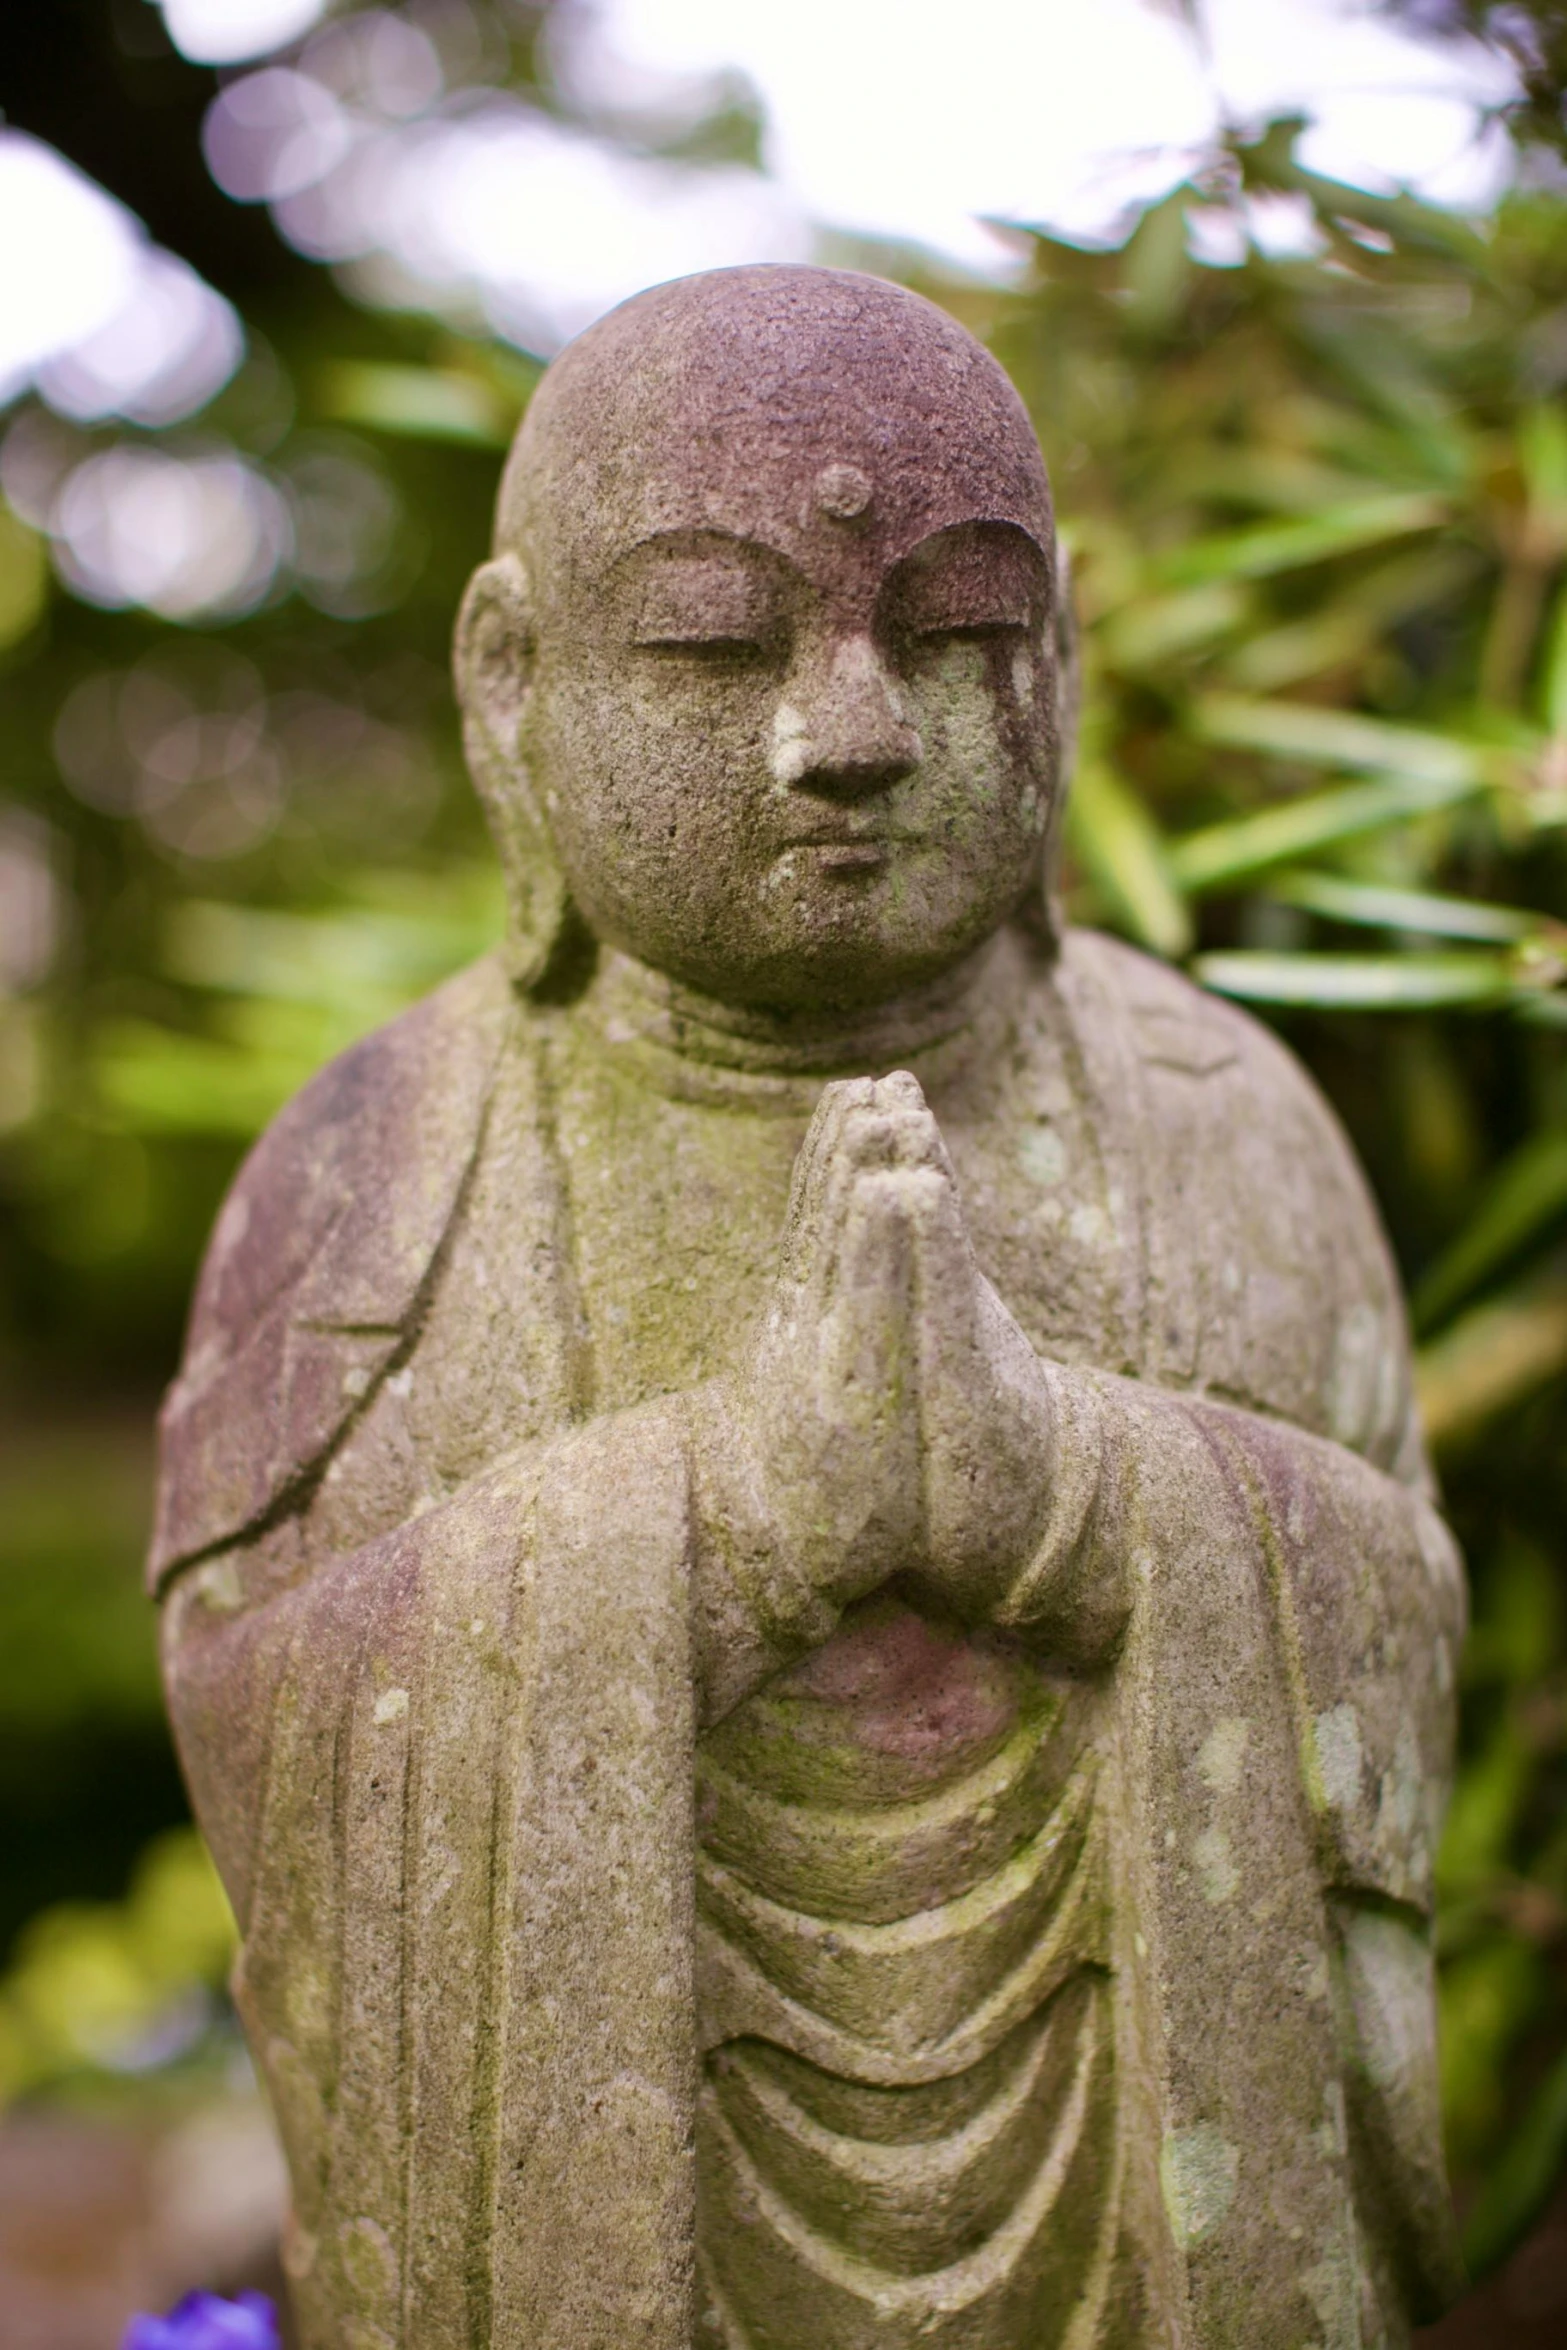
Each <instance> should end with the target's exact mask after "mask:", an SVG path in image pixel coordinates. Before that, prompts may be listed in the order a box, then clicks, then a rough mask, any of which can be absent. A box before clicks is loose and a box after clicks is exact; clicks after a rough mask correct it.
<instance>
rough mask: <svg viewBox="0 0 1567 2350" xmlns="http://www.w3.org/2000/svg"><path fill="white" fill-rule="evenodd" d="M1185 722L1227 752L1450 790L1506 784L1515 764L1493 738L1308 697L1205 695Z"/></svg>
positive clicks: (1512, 757)
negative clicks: (1436, 729)
mask: <svg viewBox="0 0 1567 2350" xmlns="http://www.w3.org/2000/svg"><path fill="white" fill-rule="evenodd" d="M1187 723H1188V725H1189V726H1190V728H1191V731H1192V733H1193V734H1195V735H1196V736H1197V737H1198V739H1199V741H1202V742H1209V743H1222V744H1223V745H1224V746H1225V748H1226V749H1228V750H1237V751H1258V752H1261V753H1262V754H1263V755H1264V756H1265V757H1268V758H1273V759H1288V760H1290V761H1292V762H1294V763H1296V764H1299V765H1303V766H1308V767H1343V768H1348V769H1350V770H1352V771H1353V772H1355V773H1358V774H1362V775H1385V776H1400V777H1407V778H1408V779H1409V780H1411V781H1418V782H1423V783H1433V784H1436V783H1447V784H1451V785H1453V786H1454V787H1455V788H1458V787H1467V788H1468V789H1471V790H1478V789H1479V788H1480V787H1481V786H1482V785H1485V784H1490V783H1505V782H1512V781H1513V780H1514V779H1515V777H1516V775H1517V772H1518V766H1519V761H1518V759H1517V757H1516V755H1515V754H1514V753H1512V752H1510V751H1507V750H1503V749H1499V748H1498V747H1497V746H1496V745H1495V744H1492V743H1475V742H1466V741H1463V740H1462V739H1460V738H1459V737H1458V736H1456V735H1448V734H1434V733H1431V732H1429V731H1428V730H1427V729H1425V728H1422V727H1415V726H1394V725H1390V724H1389V722H1388V721H1387V720H1386V719H1385V718H1367V717H1365V716H1363V715H1362V714H1361V713H1360V712H1359V711H1357V710H1327V709H1323V708H1321V707H1319V706H1318V705H1317V704H1316V703H1312V702H1274V701H1264V700H1253V699H1252V698H1251V697H1250V696H1249V695H1244V694H1203V695H1201V696H1199V697H1198V699H1197V700H1196V701H1194V702H1193V703H1192V705H1191V709H1190V712H1189V714H1188V720H1187Z"/></svg>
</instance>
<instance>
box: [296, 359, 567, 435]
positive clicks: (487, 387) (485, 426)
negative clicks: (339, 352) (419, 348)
mask: <svg viewBox="0 0 1567 2350" xmlns="http://www.w3.org/2000/svg"><path fill="white" fill-rule="evenodd" d="M316 405H317V407H318V409H319V410H320V412H321V414H322V415H323V416H330V417H332V418H333V419H335V420H336V421H337V422H338V423H341V424H359V425H369V426H372V427H374V428H375V429H376V430H377V431H380V432H389V433H396V434H398V435H400V436H401V437H402V438H404V439H409V440H420V441H468V442H471V443H474V444H475V445H476V446H478V447H479V448H484V449H504V448H505V447H506V446H507V444H508V442H509V441H510V439H511V436H512V434H513V432H514V431H515V430H516V426H517V418H518V416H519V415H520V414H521V410H520V409H519V408H517V407H515V406H513V405H512V403H511V402H510V401H508V400H506V399H505V398H504V397H503V396H502V395H501V393H500V392H499V391H498V390H497V389H496V388H495V386H494V385H492V384H489V383H485V382H483V381H481V379H480V378H479V377H478V376H474V375H465V374H462V373H459V372H458V371H457V370H456V369H454V368H440V367H400V366H396V365H393V364H391V363H390V362H387V361H383V360H365V359H339V360H335V361H334V362H333V363H332V364H331V365H330V366H329V367H326V368H323V369H322V371H321V374H320V376H319V378H318V380H317V387H316Z"/></svg>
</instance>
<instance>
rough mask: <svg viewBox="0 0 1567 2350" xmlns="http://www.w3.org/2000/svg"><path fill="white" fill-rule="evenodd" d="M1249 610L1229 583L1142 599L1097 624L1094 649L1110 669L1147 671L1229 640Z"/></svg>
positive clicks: (1242, 596) (1216, 582) (1242, 595)
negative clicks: (1178, 656)
mask: <svg viewBox="0 0 1567 2350" xmlns="http://www.w3.org/2000/svg"><path fill="white" fill-rule="evenodd" d="M1249 610H1250V606H1249V604H1248V602H1247V599H1246V595H1245V591H1244V590H1243V589H1241V588H1239V587H1236V586H1234V585H1233V584H1232V583H1231V582H1230V581H1228V580H1214V581H1212V582H1210V583H1209V585H1207V586H1206V587H1196V588H1184V589H1182V590H1180V591H1179V592H1178V593H1177V594H1175V595H1170V596H1144V597H1142V598H1140V599H1138V600H1137V601H1136V602H1134V603H1131V604H1127V605H1124V606H1123V607H1122V608H1121V609H1120V610H1119V611H1117V612H1115V613H1113V614H1112V615H1111V616H1110V618H1109V619H1107V620H1105V621H1102V622H1101V623H1100V625H1099V626H1098V627H1097V628H1096V629H1095V630H1094V632H1093V643H1094V650H1095V652H1096V654H1097V655H1098V656H1099V658H1100V659H1101V660H1102V661H1105V662H1107V663H1108V664H1109V665H1110V666H1111V667H1112V668H1114V669H1151V668H1154V667H1156V666H1157V665H1158V664H1159V663H1160V662H1162V661H1169V660H1172V659H1174V658H1175V657H1176V656H1177V655H1179V654H1181V653H1189V652H1192V651H1194V650H1195V649H1196V648H1197V647H1199V646H1201V645H1208V644H1212V643H1214V642H1215V641H1216V640H1217V639H1218V638H1220V637H1224V636H1230V635H1232V634H1233V633H1234V631H1235V630H1236V629H1238V628H1240V627H1241V626H1242V625H1243V624H1244V622H1245V620H1246V617H1247V614H1248V612H1249Z"/></svg>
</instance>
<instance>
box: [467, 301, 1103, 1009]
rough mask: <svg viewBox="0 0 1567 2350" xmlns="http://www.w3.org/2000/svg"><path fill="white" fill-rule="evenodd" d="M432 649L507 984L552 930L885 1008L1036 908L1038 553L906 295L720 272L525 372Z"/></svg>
mask: <svg viewBox="0 0 1567 2350" xmlns="http://www.w3.org/2000/svg"><path fill="white" fill-rule="evenodd" d="M495 545H496V552H495V556H494V559H493V560H492V561H491V562H490V563H488V564H486V565H485V566H484V567H483V568H482V569H481V570H480V571H479V572H478V573H477V575H476V576H475V579H474V581H473V584H472V586H471V588H470V591H469V595H468V599H467V602H466V604H465V607H464V614H463V618H462V621H461V622H460V624H459V630H458V648H457V671H458V685H459V690H460V693H461V696H462V701H463V706H464V712H465V716H466V719H467V739H468V745H469V754H470V760H471V762H472V764H473V768H474V773H475V776H476V777H477V779H478V781H479V784H480V788H481V790H482V791H483V793H484V796H485V799H486V802H487V805H488V807H489V810H490V814H491V819H492V822H493V823H494V825H495V828H496V831H497V834H498V837H499V839H500V843H501V849H502V854H503V857H504V858H505V861H506V864H507V869H508V873H509V875H510V877H511V882H512V897H513V909H514V914H513V934H514V943H516V942H521V944H520V947H519V953H518V966H519V969H522V970H530V969H535V968H536V967H537V962H538V957H537V955H536V954H535V953H534V947H533V945H532V944H531V943H530V942H532V941H535V940H537V939H539V938H541V937H543V935H544V933H546V932H548V930H549V928H550V925H551V923H556V924H557V925H558V923H559V922H560V921H561V920H563V919H565V909H566V907H567V905H568V902H569V903H574V904H575V906H576V908H577V909H578V910H579V912H580V913H581V915H582V916H583V917H585V919H586V921H587V924H588V926H589V927H590V928H591V929H592V930H594V931H596V932H597V933H598V934H599V935H600V936H601V937H603V938H607V939H610V940H612V941H613V942H614V943H616V944H618V945H620V946H622V947H624V948H627V949H629V950H630V951H632V952H633V953H635V954H637V955H639V956H641V957H642V958H643V959H645V960H646V961H648V962H650V963H653V964H656V965H658V966H659V967H661V968H663V969H665V970H667V971H670V972H672V973H674V974H676V975H677V976H679V977H681V978H683V979H685V980H687V981H688V982H690V983H692V984H694V985H696V986H698V987H701V988H704V989H706V990H708V991H710V992H712V993H714V994H717V995H725V996H729V997H731V998H732V999H734V1000H736V1001H745V1002H748V1003H751V1004H764V1005H765V1004H772V1005H778V1006H783V1005H796V1006H800V1005H810V1004H824V1005H825V1004H831V1005H842V1004H847V1003H851V1002H858V1001H863V1000H866V999H869V998H875V997H886V996H888V995H889V994H894V993H896V992H898V991H899V990H900V989H901V988H903V987H906V986H908V985H910V984H914V983H916V982H917V981H918V980H919V979H920V978H921V977H922V976H925V975H928V974H930V973H932V972H934V971H938V970H940V969H942V968H944V967H945V966H947V965H948V964H950V963H952V962H953V961H955V960H956V959H958V958H959V957H960V956H961V955H962V954H963V953H965V952H966V951H968V950H969V949H970V948H972V947H973V946H975V945H977V944H978V943H979V941H980V940H981V939H983V938H984V937H986V936H987V935H988V934H989V932H990V931H992V930H994V929H995V928H996V926H997V924H998V923H999V922H1001V921H1002V920H1004V919H1005V917H1006V916H1007V914H1008V913H1010V912H1011V911H1012V910H1013V909H1014V907H1016V906H1017V905H1018V904H1019V902H1020V901H1021V900H1022V899H1024V898H1025V897H1028V896H1029V895H1030V893H1031V892H1032V893H1033V894H1034V895H1035V896H1036V897H1037V892H1038V887H1039V874H1040V865H1041V854H1042V850H1043V846H1044V842H1045V837H1046V834H1047V831H1048V827H1049V820H1050V815H1051V812H1052V809H1053V807H1054V806H1055V804H1056V800H1057V793H1056V790H1055V778H1056V774H1057V770H1058V767H1059V742H1060V727H1059V717H1058V713H1059V701H1060V697H1059V695H1058V692H1057V679H1058V664H1057V659H1056V646H1055V638H1054V634H1053V623H1054V621H1055V619H1056V617H1057V598H1056V571H1055V537H1054V530H1053V526H1052V521H1051V511H1050V492H1049V486H1048V484H1047V482H1046V478H1045V469H1044V465H1043V462H1042V461H1041V458H1040V455H1039V449H1038V445H1037V443H1036V441H1035V438H1034V434H1033V431H1032V428H1031V427H1030V425H1029V422H1028V418H1027V415H1026V413H1025V411H1024V408H1023V405H1022V402H1021V401H1020V400H1019V398H1018V396H1017V394H1016V392H1015V391H1014V390H1013V388H1012V386H1011V384H1010V383H1009V382H1008V380H1007V378H1006V376H1005V375H1004V374H1003V373H1002V370H1001V369H1000V368H999V367H998V366H997V364H996V362H995V361H994V360H993V359H992V358H991V357H990V355H989V353H988V352H987V351H985V350H984V349H983V348H982V347H981V346H980V345H979V344H978V343H977V342H975V340H974V338H973V337H972V335H970V334H968V333H966V332H965V330H964V329H963V328H962V327H961V326H959V325H958V324H957V323H956V321H955V320H953V319H951V318H949V317H948V316H947V315H946V314H945V313H944V312H942V311H940V310H938V309H936V308H935V306H934V305H933V304H931V303H929V302H926V301H924V300H922V299H921V298H920V296H918V295H917V294H911V293H909V292H907V291H906V290H905V289H904V288H902V287H899V286H893V285H889V284H886V283H884V282H883V281H882V280H880V279H877V278H868V277H860V276H857V275H853V274H851V273H849V272H847V271H842V270H826V269H803V268H800V269H796V268H757V269H732V270H720V271H716V272H714V273H712V274H711V275H709V276H705V277H695V278H685V279H682V280H680V281H678V282H677V283H675V284H672V285H666V286H657V287H654V288H653V289H652V291H651V292H649V293H645V294H639V295H638V296H637V297H636V299H635V300H633V301H630V302H627V303H624V304H623V305H622V306H621V308H620V309H618V310H616V311H613V312H612V313H611V314H610V315H609V316H608V317H607V318H604V319H601V320H600V321H599V323H598V324H597V325H596V326H593V327H590V328H589V330H588V331H587V333H586V334H584V335H582V336H581V337H580V338H579V339H578V341H576V342H575V343H573V344H572V345H571V346H570V347H569V349H567V350H566V351H565V352H563V353H562V355H561V357H560V358H559V359H557V360H556V361H555V363H554V365H553V366H552V367H551V368H550V369H549V370H548V372H547V373H546V375H545V377H544V379H543V381H542V383H541V384H540V386H539V389H538V391H537V392H536V393H535V395H534V398H533V402H532V405H531V407H530V408H529V411H528V414H527V416H526V418H525V420H524V423H523V426H522V430H521V432H520V433H519V434H518V437H517V443H516V447H515V449H514V450H513V452H512V456H511V460H510V462H509V464H508V466H507V468H506V474H505V479H504V482H503V485H502V489H501V497H500V506H499V512H498V516H497V523H496V540H495Z"/></svg>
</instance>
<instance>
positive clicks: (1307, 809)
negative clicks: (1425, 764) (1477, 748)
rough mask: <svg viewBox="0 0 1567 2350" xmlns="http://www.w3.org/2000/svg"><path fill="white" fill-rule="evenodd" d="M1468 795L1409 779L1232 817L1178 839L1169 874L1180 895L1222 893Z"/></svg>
mask: <svg viewBox="0 0 1567 2350" xmlns="http://www.w3.org/2000/svg"><path fill="white" fill-rule="evenodd" d="M1473 789H1474V786H1473V785H1472V784H1470V783H1468V782H1462V783H1459V782H1446V783H1434V782H1425V781H1420V780H1418V779H1414V778H1410V779H1395V780H1393V781H1391V782H1387V783H1362V784H1347V785H1343V786H1341V787H1340V788H1339V789H1338V790H1336V791H1331V792H1315V793H1312V794H1311V795H1310V796H1309V797H1308V798H1305V799H1299V800H1287V801H1285V802H1284V803H1283V804H1282V806H1279V807H1274V808H1259V809H1258V810H1257V812H1256V813H1255V815H1250V816H1232V817H1229V818H1227V819H1226V820H1225V821H1224V822H1223V823H1220V824H1208V825H1204V826H1202V827H1201V828H1200V829H1199V830H1198V831H1196V832H1188V833H1183V834H1182V836H1181V838H1180V839H1179V840H1175V841H1172V842H1171V844H1170V870H1171V872H1172V873H1173V874H1174V876H1175V879H1176V881H1177V882H1178V883H1179V884H1180V886H1181V887H1182V888H1183V889H1186V890H1189V891H1192V892H1194V893H1196V892H1201V891H1204V890H1214V889H1221V888H1226V887H1229V886H1232V885H1233V884H1234V883H1236V882H1239V881H1249V880H1250V879H1251V878H1252V877H1253V876H1254V875H1255V874H1258V873H1264V872H1266V871H1267V870H1268V868H1269V867H1270V866H1272V865H1285V864H1290V863H1293V862H1294V860H1295V859H1296V858H1297V857H1304V856H1310V855H1311V854H1313V853H1314V852H1315V851H1316V850H1319V849H1325V848H1330V847H1332V846H1333V845H1334V844H1335V843H1336V842H1339V841H1345V840H1352V839H1355V838H1357V837H1360V836H1363V835H1365V834H1367V833H1372V832H1384V831H1387V830H1388V829H1389V828H1390V827H1392V826H1393V825H1396V824H1404V823H1407V822H1408V821H1409V820H1410V819H1411V818H1412V817H1416V816H1428V815H1431V814H1432V813H1433V812H1434V811H1436V810H1439V809H1442V808H1449V807H1452V806H1453V805H1455V803H1456V802H1458V801H1460V800H1464V799H1468V798H1469V797H1470V796H1471V794H1472V792H1473Z"/></svg>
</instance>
